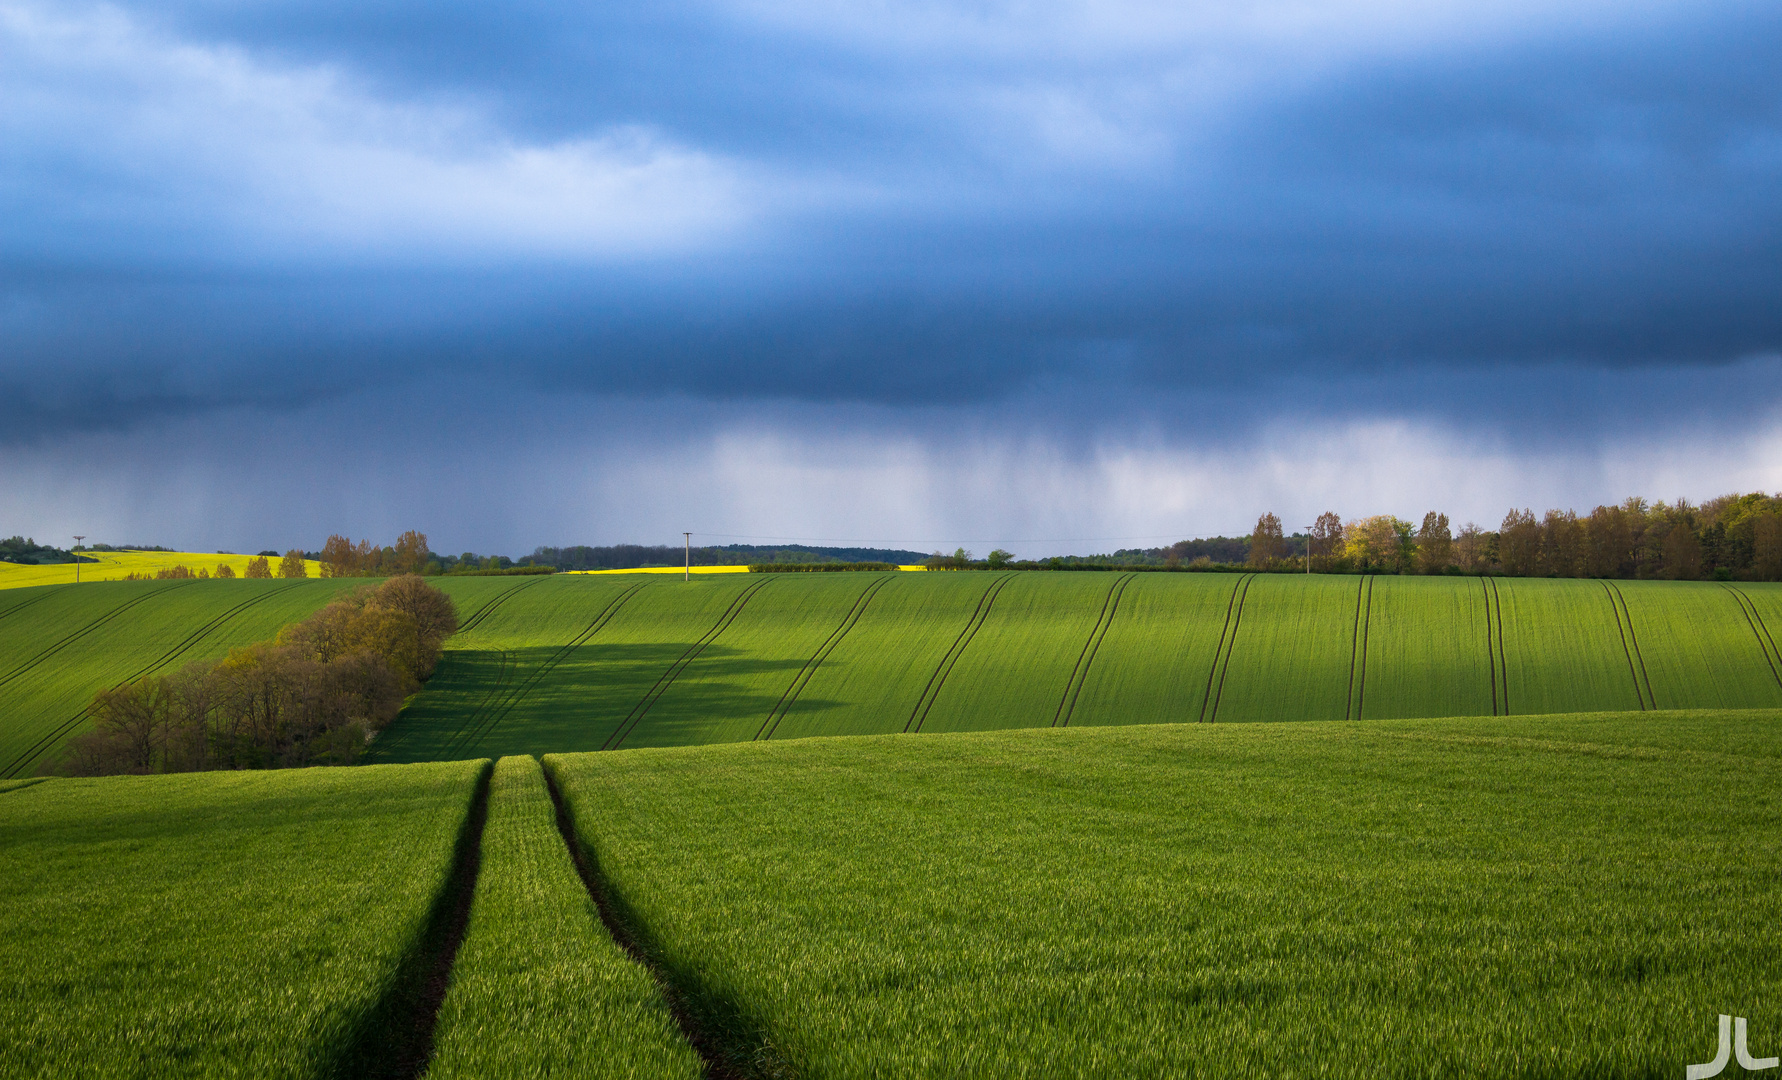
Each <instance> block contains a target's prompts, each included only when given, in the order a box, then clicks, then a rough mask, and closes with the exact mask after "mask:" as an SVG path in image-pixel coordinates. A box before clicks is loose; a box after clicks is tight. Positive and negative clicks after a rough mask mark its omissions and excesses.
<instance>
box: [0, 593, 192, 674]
mask: <svg viewBox="0 0 1782 1080" xmlns="http://www.w3.org/2000/svg"><path fill="white" fill-rule="evenodd" d="M197 583H198V582H197V581H196V580H192V581H182V582H179V583H178V584H176V585H170V586H168V587H167V588H165V589H156V590H155V591H153V592H144V593H143V594H142V595H141V596H136V597H132V598H131V599H129V600H126V601H124V602H123V603H121V604H119V605H118V606H117V607H114V608H112V609H111V610H109V611H107V612H106V613H105V614H103V615H101V616H99V617H98V618H96V619H94V620H93V621H92V622H89V623H87V624H86V625H85V626H83V627H81V628H80V629H79V630H76V631H74V632H73V633H71V634H68V635H67V636H66V637H63V638H62V639H61V640H59V641H57V642H56V643H55V644H53V645H50V646H49V647H48V648H46V649H44V650H43V651H42V652H39V653H38V654H37V655H36V656H33V657H31V658H30V659H29V660H26V661H24V662H23V663H21V664H19V666H17V667H15V668H13V669H12V670H11V671H9V672H7V673H6V674H5V675H0V687H3V686H5V685H6V684H7V683H10V682H12V681H13V680H14V679H17V678H19V677H20V676H21V675H24V674H26V673H28V672H30V671H31V670H32V669H33V668H35V667H37V665H39V664H41V663H43V662H44V661H45V660H48V659H49V658H50V657H52V656H54V655H55V654H57V653H59V652H61V651H62V650H63V649H65V648H67V647H68V646H70V645H72V644H74V643H75V642H76V641H79V640H80V639H81V638H83V637H85V636H87V635H88V634H90V633H92V632H93V631H94V630H97V629H98V628H99V627H101V626H103V625H104V624H106V623H108V622H110V621H111V620H113V619H115V618H117V617H118V616H119V615H122V614H123V613H124V612H126V611H129V610H130V609H131V608H133V607H136V606H137V605H138V604H142V603H145V602H147V601H149V600H152V599H154V598H156V597H160V596H166V595H167V594H168V593H170V592H173V591H175V590H176V589H183V588H187V587H189V586H192V585H196V584H197Z"/></svg>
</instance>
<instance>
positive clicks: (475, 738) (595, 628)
mask: <svg viewBox="0 0 1782 1080" xmlns="http://www.w3.org/2000/svg"><path fill="white" fill-rule="evenodd" d="M647 584H649V583H648V582H643V581H640V582H638V583H637V584H635V585H631V586H629V587H627V588H626V589H625V591H624V592H622V593H620V594H619V595H617V596H615V597H613V598H612V599H611V600H608V601H607V603H606V606H605V607H603V608H601V609H600V613H599V614H597V615H595V616H594V618H593V620H592V621H591V622H589V623H588V626H587V628H586V629H585V630H583V631H582V632H581V633H579V634H577V635H576V636H575V637H572V638H570V639H569V640H568V641H567V642H565V643H564V644H562V645H561V646H559V647H558V648H557V651H556V652H554V653H552V654H551V655H550V656H548V657H546V658H545V660H544V662H543V663H541V664H540V665H539V666H538V668H537V669H536V670H534V671H533V672H532V674H531V675H529V676H527V677H526V679H525V680H524V681H522V682H521V683H520V684H519V685H518V686H516V687H514V689H512V690H510V691H508V693H507V696H506V697H505V698H503V699H502V700H501V702H500V703H499V704H497V705H496V706H495V707H494V708H493V709H490V710H489V711H488V716H487V717H486V718H485V719H483V720H480V721H478V720H476V719H475V717H476V714H475V713H473V714H472V721H471V723H470V724H469V725H466V726H465V727H463V728H460V729H459V732H458V735H457V736H456V737H455V738H454V739H453V740H452V741H451V742H450V743H448V744H447V745H446V748H445V749H444V750H443V751H441V755H443V756H441V757H436V758H435V760H447V761H449V760H453V758H451V757H450V756H449V755H452V754H456V753H459V752H461V751H463V750H465V749H467V748H470V747H474V746H475V745H476V744H477V743H478V742H479V741H481V740H482V738H483V737H484V736H485V735H487V734H488V733H489V732H490V731H492V730H493V729H494V727H495V725H497V724H499V723H501V721H503V720H505V719H507V717H508V714H510V713H512V712H513V711H514V709H515V708H516V707H518V705H519V704H520V702H521V701H523V700H525V697H526V695H527V694H530V693H531V692H532V691H533V690H534V689H536V688H537V687H538V685H539V683H541V682H543V681H544V680H545V678H546V677H547V676H548V675H550V673H551V672H552V671H554V670H556V667H557V665H558V664H561V663H562V662H563V661H564V660H566V659H568V657H569V654H570V653H572V652H574V651H575V650H576V649H579V648H581V647H582V646H583V645H586V644H587V643H588V642H589V641H590V640H592V639H593V637H594V635H595V634H598V633H600V631H601V630H603V629H605V628H606V624H607V623H610V622H612V621H613V617H614V616H616V615H618V613H619V609H620V608H622V607H624V606H625V604H626V603H627V602H628V601H629V600H630V599H631V598H632V597H633V596H636V595H637V593H638V591H639V590H641V589H642V588H644V586H646V585H647ZM521 588H524V586H521ZM518 591H519V589H515V590H514V592H518ZM507 654H508V650H506V649H503V650H502V655H503V665H504V666H503V669H502V674H501V675H500V676H499V678H500V681H501V683H502V684H505V683H506V682H507V680H508V679H509V678H510V677H511V675H512V673H513V672H514V671H516V670H517V669H518V667H519V663H518V660H517V659H516V660H515V661H514V662H513V664H512V666H511V667H510V666H508V665H507V661H506V659H505V658H506V656H507ZM484 701H485V702H487V701H488V698H487V697H485V698H484ZM478 711H479V712H481V711H482V709H481V708H480V707H479V710H478Z"/></svg>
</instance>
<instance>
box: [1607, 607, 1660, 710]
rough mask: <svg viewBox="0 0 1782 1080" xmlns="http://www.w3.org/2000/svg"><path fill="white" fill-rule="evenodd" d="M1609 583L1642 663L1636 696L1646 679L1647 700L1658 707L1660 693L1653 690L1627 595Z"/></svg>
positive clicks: (1629, 636) (1628, 636) (1636, 658)
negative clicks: (1628, 607)
mask: <svg viewBox="0 0 1782 1080" xmlns="http://www.w3.org/2000/svg"><path fill="white" fill-rule="evenodd" d="M1607 584H1608V586H1609V588H1611V589H1613V590H1614V591H1615V599H1617V600H1619V601H1620V602H1621V614H1622V615H1623V616H1624V617H1625V618H1626V619H1627V640H1628V643H1629V644H1631V645H1632V646H1633V655H1634V659H1635V660H1636V661H1638V662H1639V665H1640V674H1639V678H1637V679H1635V680H1634V696H1635V697H1638V696H1639V693H1640V681H1641V680H1644V681H1645V683H1646V700H1647V701H1650V702H1651V703H1652V707H1653V708H1654V709H1656V708H1658V695H1657V694H1654V693H1653V692H1652V676H1651V675H1648V674H1647V673H1646V657H1645V656H1644V655H1642V654H1641V652H1640V635H1639V634H1638V632H1636V631H1635V630H1634V622H1633V612H1631V611H1629V610H1628V609H1627V597H1625V596H1623V595H1622V594H1621V586H1619V585H1617V584H1615V583H1614V582H1612V581H1611V582H1608V583H1607ZM1640 708H1641V709H1644V708H1645V706H1644V705H1642V706H1640Z"/></svg>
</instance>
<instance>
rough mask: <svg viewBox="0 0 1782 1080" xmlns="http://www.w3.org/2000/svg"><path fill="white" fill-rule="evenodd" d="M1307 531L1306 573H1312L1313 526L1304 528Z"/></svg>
mask: <svg viewBox="0 0 1782 1080" xmlns="http://www.w3.org/2000/svg"><path fill="white" fill-rule="evenodd" d="M1302 527H1303V528H1304V529H1305V530H1306V573H1308V574H1310V573H1311V572H1312V529H1313V526H1311V525H1306V526H1302Z"/></svg>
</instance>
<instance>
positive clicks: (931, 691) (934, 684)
mask: <svg viewBox="0 0 1782 1080" xmlns="http://www.w3.org/2000/svg"><path fill="white" fill-rule="evenodd" d="M1014 577H1015V575H1014V574H1004V575H1003V576H1002V577H1000V578H998V579H997V580H995V581H993V582H991V583H990V585H989V586H988V587H987V588H985V590H984V595H982V596H980V597H978V606H977V607H976V608H974V609H973V610H972V613H971V621H969V622H967V623H966V624H965V629H963V630H961V631H959V636H958V637H957V638H954V639H953V647H952V648H950V649H948V650H947V653H946V655H945V656H942V657H941V662H940V665H939V666H938V667H936V668H935V669H934V674H932V675H930V676H928V685H927V686H924V687H923V688H922V697H920V698H918V699H916V708H915V709H914V710H912V711H911V713H910V718H909V719H908V720H907V721H905V722H904V725H903V730H904V731H905V732H910V731H912V730H913V731H918V732H919V731H921V730H922V725H923V724H925V723H927V722H928V714H929V713H930V712H932V711H933V710H934V703H935V702H936V701H938V700H939V699H940V692H941V687H943V686H945V685H946V684H947V676H948V675H951V674H952V673H953V667H954V665H955V664H957V663H959V658H960V657H961V656H963V655H965V649H966V647H967V646H968V645H970V644H971V639H972V638H975V637H977V636H978V630H979V629H980V628H982V627H983V625H984V623H985V621H986V620H988V619H989V618H990V608H991V607H992V606H993V605H995V603H996V597H997V596H998V595H999V594H1000V593H1001V592H1002V590H1003V587H1004V586H1006V585H1007V584H1008V583H1009V582H1010V581H1013V580H1014ZM918 714H920V715H918ZM912 724H913V725H915V726H914V728H912V727H911V726H910V725H912Z"/></svg>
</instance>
